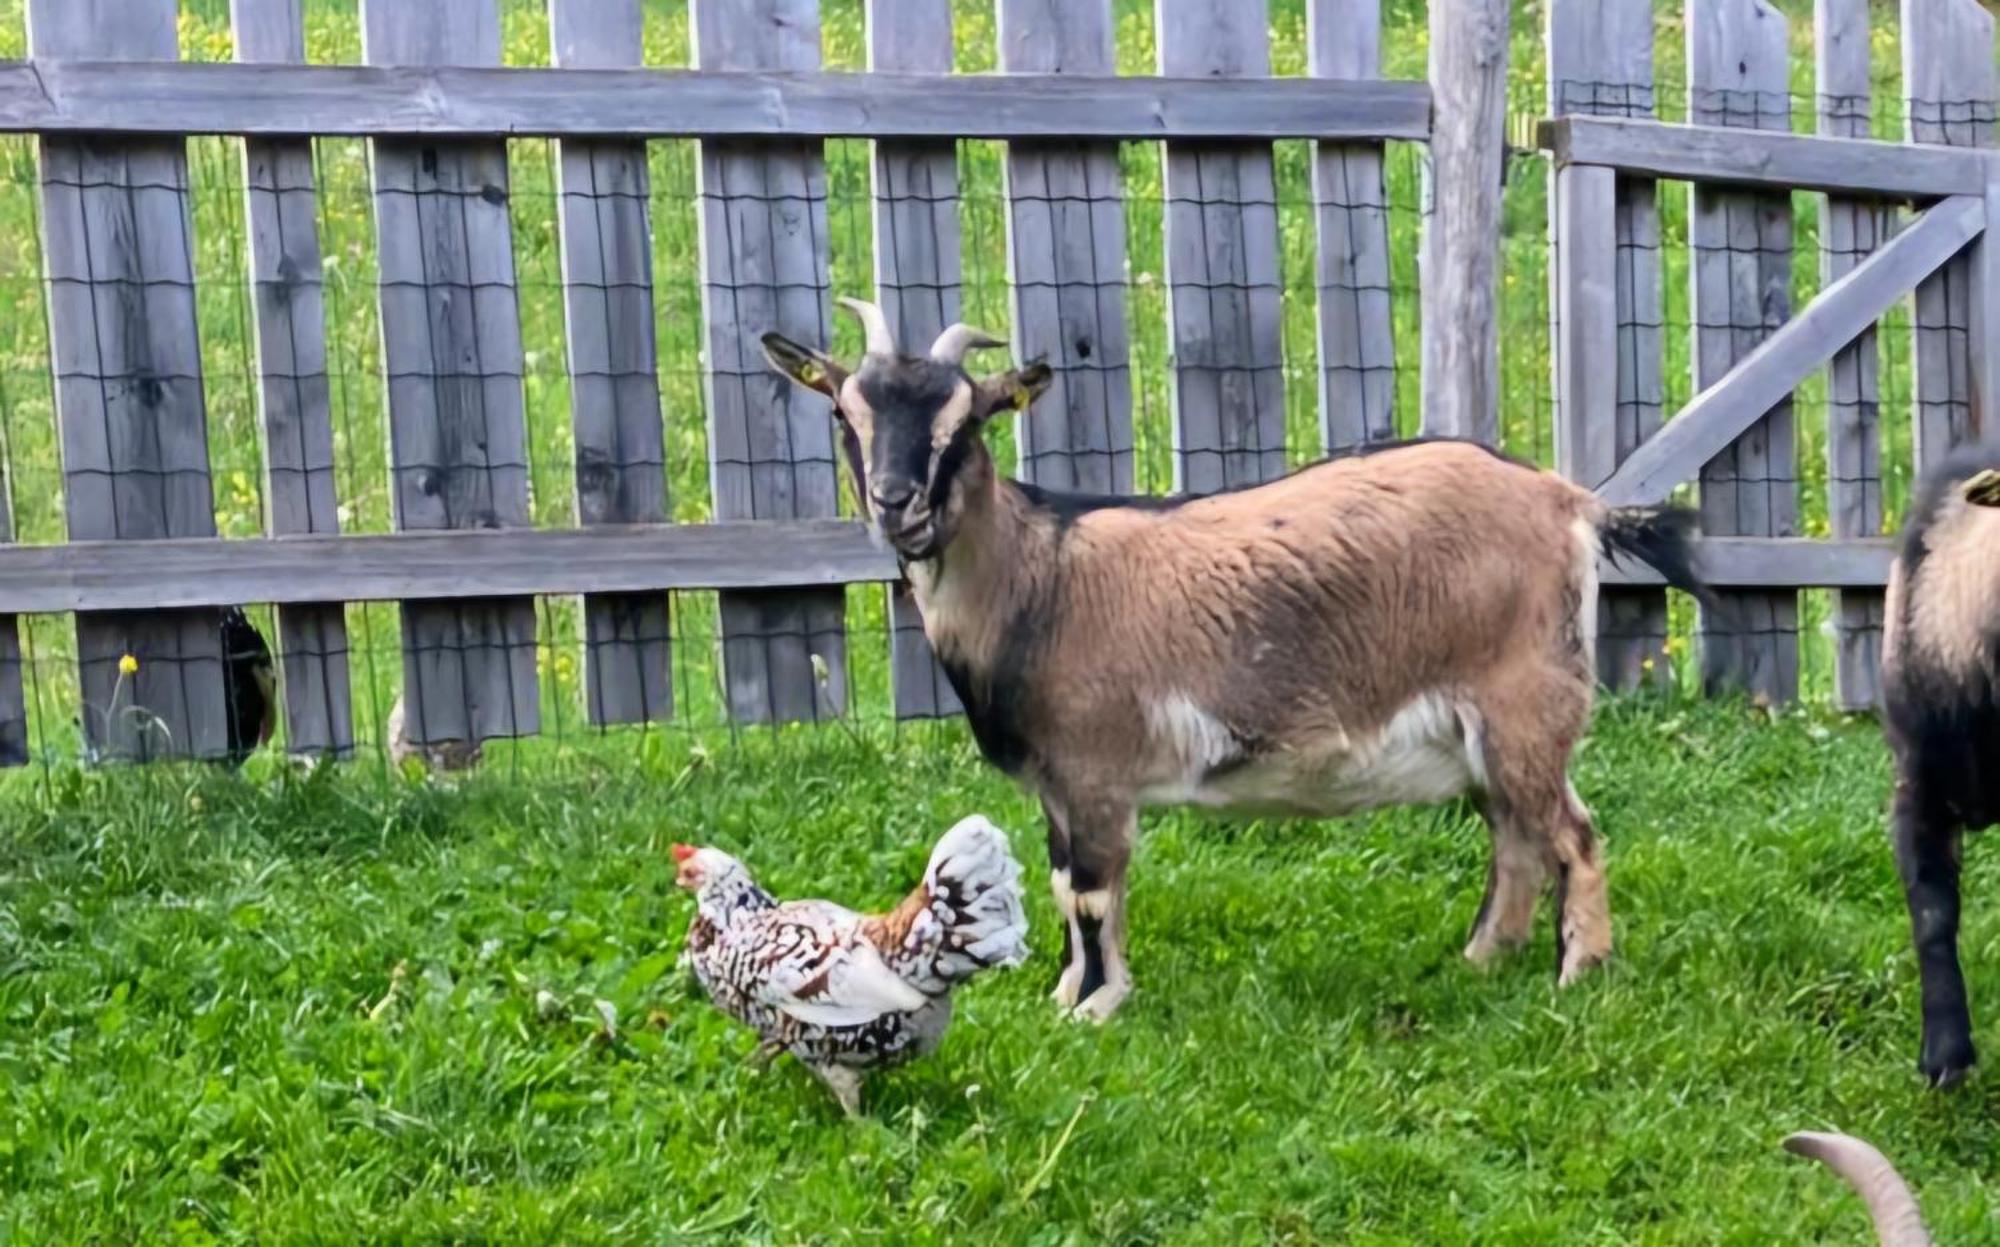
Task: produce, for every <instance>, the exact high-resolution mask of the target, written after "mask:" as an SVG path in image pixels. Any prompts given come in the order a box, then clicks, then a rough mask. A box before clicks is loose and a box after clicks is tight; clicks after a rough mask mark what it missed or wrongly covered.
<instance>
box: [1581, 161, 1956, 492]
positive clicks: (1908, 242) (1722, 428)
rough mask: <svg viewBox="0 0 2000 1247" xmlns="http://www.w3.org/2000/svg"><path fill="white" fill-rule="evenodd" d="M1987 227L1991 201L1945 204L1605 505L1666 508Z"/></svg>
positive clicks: (1753, 355)
mask: <svg viewBox="0 0 2000 1247" xmlns="http://www.w3.org/2000/svg"><path fill="white" fill-rule="evenodd" d="M1985 225H1986V199H1985V196H1984V195H1977V196H1975V195H1954V196H1952V197H1951V198H1949V199H1945V200H1943V201H1941V202H1939V203H1938V204H1937V205H1935V206H1934V207H1932V208H1931V209H1930V210H1929V211H1927V212H1925V213H1924V214H1923V215H1922V216H1920V217H1918V218H1917V219H1916V220H1915V221H1914V222H1912V223H1911V224H1910V225H1909V227H1908V228H1906V229H1904V230H1903V231H1902V232H1901V233H1899V234H1897V235H1896V236H1895V237H1894V238H1892V239H1890V240H1889V242H1888V243H1886V244H1884V245H1883V247H1882V248H1881V249H1880V250H1878V251H1876V252H1875V253H1874V254H1873V255H1871V256H1869V257H1868V258H1867V259H1866V260H1863V261H1862V262H1861V263H1860V264H1857V265H1856V266H1855V267H1854V269H1853V270H1852V271H1851V272H1849V273H1848V274H1847V275H1846V276H1845V277H1842V278H1840V279H1839V280H1838V281H1836V282H1834V283H1832V284H1831V285H1829V286H1828V287H1827V288H1826V289H1825V290H1824V291H1822V292H1821V293H1820V295H1819V297H1818V298H1816V299H1814V300H1813V301H1812V302H1811V303H1809V304H1807V305H1806V307H1805V308H1804V309H1803V310H1801V311H1800V312H1799V314H1798V315H1796V316H1794V317H1793V318H1792V319H1791V320H1789V321H1786V322H1785V324H1784V325H1783V326H1782V327H1781V328H1779V329H1778V330H1777V331H1776V332H1775V333H1773V334H1772V335H1771V336H1770V337H1768V338H1766V339H1764V341H1763V342H1761V343H1759V344H1758V345H1757V347H1756V348H1755V349H1754V350H1752V351H1751V352H1750V353H1749V354H1748V355H1745V356H1744V357H1743V358H1742V359H1741V360H1740V361H1738V362H1737V364H1736V365H1735V366H1734V367H1732V368H1731V369H1730V370H1729V371H1728V372H1727V373H1725V374H1724V375H1723V376H1722V378H1721V379H1720V380H1718V381H1717V382H1716V383H1715V384H1713V385H1711V386H1709V387H1708V388H1707V389H1705V390H1703V391H1702V392H1701V393H1700V394H1698V395H1696V396H1695V398H1694V400H1693V401H1692V402H1690V403H1689V404H1688V405H1687V406H1686V407H1684V408H1682V409H1681V412H1680V414H1679V415H1677V416H1675V417H1674V418H1673V419H1671V420H1669V421H1668V422H1667V423H1666V425H1665V427H1663V428H1662V429H1661V430H1660V431H1659V432H1658V433H1656V434H1654V435H1653V437H1652V438H1651V439H1650V440H1648V441H1647V442H1646V443H1645V445H1643V446H1641V447H1640V448H1639V449H1638V450H1637V451H1635V452H1633V454H1632V457H1631V458H1629V459H1627V460H1626V461H1625V463H1624V465H1623V466H1622V467H1620V468H1619V469H1618V471H1617V472H1615V473H1614V474H1613V475H1612V477H1611V479H1610V480H1608V481H1606V482H1605V483H1604V484H1603V486H1602V487H1600V488H1599V490H1598V493H1599V495H1600V496H1602V497H1603V498H1604V500H1605V501H1607V502H1610V503H1612V504H1613V505H1617V506H1634V505H1645V504H1651V503H1658V502H1663V501H1665V500H1666V498H1667V496H1668V494H1670V493H1671V492H1672V491H1673V489H1674V488H1675V487H1676V486H1677V485H1679V484H1681V483H1682V482H1684V481H1687V480H1691V479H1693V478H1694V476H1695V475H1696V474H1697V473H1698V472H1700V470H1701V468H1702V465H1703V464H1705V463H1707V462H1708V461H1709V460H1711V459H1713V458H1714V457H1715V456H1716V455H1717V454H1719V453H1720V452H1721V451H1722V450H1723V449H1724V448H1725V447H1727V446H1728V445H1729V444H1730V442H1731V441H1732V440H1734V439H1735V438H1736V437H1738V436H1739V435H1741V434H1742V433H1743V431H1744V430H1745V429H1748V428H1749V427H1750V426H1751V425H1752V424H1754V423H1755V422H1756V421H1757V420H1758V419H1759V418H1760V417H1762V416H1763V414H1764V413H1765V412H1767V411H1769V410H1771V408H1772V407H1773V406H1775V405H1777V404H1778V403H1780V402H1782V401H1783V400H1784V399H1785V398H1786V396H1788V395H1789V394H1791V392H1792V391H1793V390H1794V389H1796V388H1797V387H1798V385H1799V383H1800V382H1801V381H1803V380H1805V378H1806V377H1807V376H1808V375H1810V374H1811V373H1812V372H1813V371H1815V370H1816V369H1818V368H1819V367H1820V366H1821V365H1823V364H1824V363H1825V362H1826V361H1827V360H1828V359H1829V358H1830V357H1831V356H1832V355H1833V354H1834V353H1835V352H1836V351H1838V350H1840V349H1841V348H1842V347H1844V346H1846V345H1847V344H1849V343H1850V342H1852V341H1854V339H1855V338H1856V337H1858V336H1859V335H1860V334H1861V332H1862V331H1863V330H1865V329H1867V328H1868V326H1870V325H1872V324H1874V323H1875V322H1876V321H1877V320H1879V319H1881V317H1882V315H1883V313H1885V312H1887V311H1888V310H1889V308H1891V307H1892V306H1894V305H1895V303H1896V302H1897V301H1898V300H1900V299H1901V298H1902V297H1903V296H1904V295H1906V294H1908V293H1909V291H1910V290H1911V289H1912V288H1913V287H1915V286H1916V284H1917V283H1918V282H1920V281H1922V280H1923V279H1924V278H1926V277H1928V276H1930V275H1931V274H1932V273H1934V272H1936V271H1937V270H1938V268H1940V267H1941V266H1942V265H1943V264H1944V263H1945V262H1946V261H1948V260H1950V259H1951V258H1952V256H1954V255H1956V254H1957V253H1958V252H1959V251H1960V250H1961V249H1962V248H1964V246H1965V245H1966V244H1967V243H1968V242H1970V241H1972V240H1973V239H1974V238H1976V237H1978V236H1979V234H1980V232H1981V231H1982V230H1983V229H1984V228H1985Z"/></svg>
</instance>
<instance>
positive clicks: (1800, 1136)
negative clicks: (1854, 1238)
mask: <svg viewBox="0 0 2000 1247" xmlns="http://www.w3.org/2000/svg"><path fill="white" fill-rule="evenodd" d="M1785 1150H1786V1151H1788V1152H1791V1153H1793V1154H1794V1155H1798V1156H1809V1157H1811V1158H1812V1159H1814V1160H1816V1161H1819V1162H1820V1163H1821V1164H1823V1165H1825V1166H1826V1167H1827V1168H1829V1169H1831V1170H1833V1171H1834V1172H1835V1173H1837V1174H1839V1175H1840V1176H1841V1177H1842V1178H1845V1179H1846V1180H1847V1184H1848V1185H1849V1186H1851V1187H1853V1188H1854V1191H1855V1194H1857V1195H1859V1196H1861V1202H1862V1203H1864V1204H1866V1205H1868V1215H1869V1216H1870V1217H1872V1218H1874V1221H1875V1236H1876V1237H1877V1238H1879V1239H1880V1240H1881V1241H1882V1247H1931V1236H1930V1232H1929V1231H1928V1230H1926V1229H1924V1218H1923V1214H1922V1213H1921V1212H1920V1211H1919V1210H1918V1208H1917V1198H1916V1196H1914V1195H1912V1194H1910V1188H1909V1185H1908V1184H1907V1183H1905V1182H1904V1181H1903V1178H1902V1175H1900V1174H1898V1173H1897V1172H1896V1167H1895V1166H1894V1165H1891V1164H1890V1163H1889V1160H1888V1158H1887V1157H1885V1156H1884V1155H1882V1153H1880V1152H1878V1151H1876V1150H1875V1149H1874V1148H1873V1147H1871V1146H1869V1145H1868V1144H1866V1143H1863V1142H1862V1141H1861V1140H1859V1139H1856V1138H1853V1137H1852V1136H1850V1135H1844V1134H1820V1133H1818V1132H1815V1131H1811V1130H1802V1131H1800V1132H1799V1133H1797V1134H1794V1135H1790V1136H1788V1137H1787V1138H1786V1139H1785Z"/></svg>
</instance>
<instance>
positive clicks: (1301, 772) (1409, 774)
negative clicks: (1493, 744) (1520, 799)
mask: <svg viewBox="0 0 2000 1247" xmlns="http://www.w3.org/2000/svg"><path fill="white" fill-rule="evenodd" d="M1185 709H1188V710H1192V711H1193V715H1199V716H1200V719H1199V720H1198V719H1196V718H1194V717H1193V716H1186V717H1183V718H1180V719H1177V720H1176V721H1178V722H1181V723H1183V724H1185V725H1189V726H1190V729H1191V730H1190V731H1189V732H1187V733H1186V734H1185V735H1184V736H1182V737H1181V738H1179V739H1182V740H1184V741H1189V742H1193V743H1197V744H1198V743H1201V742H1206V741H1208V740H1209V739H1210V738H1209V737H1207V736H1206V735H1204V734H1203V733H1202V732H1201V731H1199V730H1193V725H1196V724H1198V723H1199V722H1200V721H1201V720H1206V722H1207V723H1210V724H1214V723H1215V720H1214V719H1213V718H1210V717H1208V716H1206V715H1205V714H1202V712H1201V711H1200V709H1199V708H1198V707H1193V706H1192V705H1191V704H1190V705H1189V706H1187V707H1186V708H1185ZM1217 726H1218V727H1219V726H1220V725H1219V724H1217ZM1482 736H1483V731H1482V723H1481V720H1480V718H1479V715H1478V712H1477V711H1476V710H1474V709H1473V708H1472V707H1471V706H1470V705H1467V704H1465V703H1464V702H1462V701H1461V700H1460V699H1458V698H1456V697H1454V696H1450V695H1448V694H1446V693H1443V692H1431V693H1426V694H1423V695H1421V696H1419V697H1416V698H1414V699H1412V700H1411V701H1410V702H1408V703H1407V704H1405V705H1404V706H1403V708H1402V709H1401V710H1399V711H1397V712H1396V714H1395V715H1394V716H1392V717H1391V718H1390V720H1389V721H1388V723H1386V724H1384V725H1383V727H1382V729H1381V730H1380V731H1379V732H1377V733H1375V734H1374V735H1373V736H1370V737H1364V738H1361V739H1353V738H1350V737H1349V736H1347V735H1346V734H1345V733H1340V732H1334V733H1328V734H1324V735H1321V736H1318V737H1315V738H1313V739H1309V740H1301V741H1291V742H1279V744H1278V746H1277V747H1276V748H1275V749H1273V750H1271V751H1270V752H1269V753H1266V754H1263V755H1261V756H1259V757H1257V758H1254V759H1251V760H1248V761H1246V762H1245V764H1244V765H1243V766H1241V767H1238V768H1235V769H1231V770H1227V771H1225V772H1224V773H1223V774H1221V775H1216V776H1214V777H1213V778H1211V777H1210V775H1211V772H1212V771H1213V768H1214V766H1216V765H1217V764H1218V762H1219V761H1228V760H1231V759H1232V758H1234V757H1235V756H1236V755H1235V752H1234V749H1235V744H1234V739H1233V738H1230V737H1227V736H1226V735H1225V737H1224V740H1225V741H1226V743H1227V744H1228V746H1229V750H1230V752H1228V753H1226V754H1223V755H1222V756H1221V757H1220V758H1219V760H1218V762H1210V763H1208V764H1207V765H1204V766H1201V767H1200V768H1199V769H1196V768H1194V767H1192V766H1184V769H1182V770H1181V771H1180V773H1179V774H1178V775H1177V776H1176V778H1175V779H1174V780H1172V781H1170V782H1167V783H1160V784H1153V785H1149V786H1147V787H1146V788H1145V789H1144V790H1142V792H1141V799H1142V800H1144V801H1145V802H1147V803H1148V804H1163V805H1164V804H1195V805H1203V806H1211V807H1215V808H1219V809H1238V810H1244V811H1253V810H1272V811H1282V812H1292V813H1300V814H1317V815H1333V814H1346V813H1350V812H1353V811H1356V810H1366V809H1373V808H1375V807H1377V806H1384V805H1412V804H1426V803H1429V802H1434V801H1444V800H1448V799H1449V798H1452V797H1455V796H1457V795H1459V794H1460V793H1463V792H1465V791H1467V790H1468V789H1471V788H1476V787H1481V786H1483V785H1484V784H1485V781H1486V766H1485V756H1484V753H1483V749H1484V743H1483V740H1482ZM1156 739H1159V737H1157V736H1156ZM1214 756H1215V754H1214V753H1213V752H1209V753H1203V752H1202V751H1201V750H1199V749H1191V750H1189V751H1187V752H1185V753H1183V754H1182V755H1181V757H1182V759H1183V760H1184V761H1185V760H1186V759H1189V758H1192V757H1214Z"/></svg>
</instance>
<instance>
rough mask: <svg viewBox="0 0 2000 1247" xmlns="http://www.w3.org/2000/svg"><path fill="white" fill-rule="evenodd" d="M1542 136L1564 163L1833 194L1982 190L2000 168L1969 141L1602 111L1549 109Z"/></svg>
mask: <svg viewBox="0 0 2000 1247" xmlns="http://www.w3.org/2000/svg"><path fill="white" fill-rule="evenodd" d="M1538 136H1539V142H1540V144H1541V147H1542V149H1543V150H1545V151H1547V152H1548V153H1549V154H1550V155H1551V156H1553V157H1554V159H1555V161H1556V163H1558V164H1565V165H1568V164H1577V165H1602V166H1605V167H1607V168H1614V169H1617V170H1619V171H1620V172H1623V173H1628V174H1636V175H1639V176H1642V177H1651V178H1673V179H1675V180H1678V181H1686V182H1707V183H1713V184H1716V185H1725V186H1731V185H1733V186H1757V187H1768V188H1771V189H1777V190H1809V191H1825V192H1829V193H1832V194H1850V195H1881V196H1887V197H1891V198H1909V199H1923V198H1935V197H1941V196H1945V195H1983V194H1985V193H1986V182H1987V179H1988V178H1989V177H1990V176H1991V171H1992V169H1993V168H1994V165H1993V160H1992V157H1990V156H1988V155H1986V154H1984V153H1981V152H1978V151H1971V150H1966V149H1963V148H1950V147H1919V146H1916V145H1913V144H1907V143H1885V142H1881V141H1878V140H1875V139H1840V138H1823V137H1820V136H1818V135H1811V134H1781V133H1772V132H1770V131H1760V130H1749V131H1745V130H1731V129H1725V128H1723V127H1721V126H1702V125H1673V124H1669V123H1666V122H1659V121H1629V120H1623V119H1616V118H1605V117H1553V118H1550V119H1548V120H1546V121H1543V122H1542V123H1541V124H1540V126H1539V128H1538Z"/></svg>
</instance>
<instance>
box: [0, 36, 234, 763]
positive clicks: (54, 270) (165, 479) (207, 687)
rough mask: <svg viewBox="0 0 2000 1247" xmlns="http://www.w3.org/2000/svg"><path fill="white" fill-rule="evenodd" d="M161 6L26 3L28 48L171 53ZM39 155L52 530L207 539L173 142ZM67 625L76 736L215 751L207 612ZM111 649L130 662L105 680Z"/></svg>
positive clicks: (84, 617)
mask: <svg viewBox="0 0 2000 1247" xmlns="http://www.w3.org/2000/svg"><path fill="white" fill-rule="evenodd" d="M176 11H177V9H176V5H175V4H174V2H173V0H90V2H89V3H78V2H77V0H31V3H30V4H29V6H28V47H29V52H30V55H32V56H35V57H43V58H48V59H51V60H55V59H69V60H98V61H102V60H119V59H124V60H165V61H170V60H175V59H177V58H178V56H179V40H178V37H177V34H176V31H175V15H176ZM40 151H41V199H42V202H41V208H42V233H43V247H42V251H43V258H42V262H43V265H44V268H45V270H46V272H47V275H48V299H49V346H50V352H51V354H52V356H53V366H54V372H55V385H56V412H57V418H58V420H59V421H60V423H61V426H62V463H63V489H64V495H65V502H66V504H67V515H68V521H69V536H70V539H71V540H73V541H82V540H90V539H104V538H111V539H118V540H145V539H149V538H161V537H212V536H214V535H215V501H214V494H213V492H212V491H211V489H210V482H209V464H208V425H207V415H206V405H205V400H204V396H203V392H202V376H201V347H200V343H199V339H198V338H197V336H196V332H195V291H194V262H193V255H194V244H193V240H192V237H191V234H192V225H191V223H190V219H189V210H188V199H187V143H186V140H185V139H180V138H145V139H141V138H130V139H127V138H111V137H105V138H97V137H86V138H44V139H42V140H41V145H40ZM76 635H77V662H78V665H79V667H80V669H81V672H80V674H81V683H82V692H83V710H82V716H83V722H84V734H85V738H86V740H87V742H88V743H89V745H90V746H91V747H93V748H94V749H95V750H96V751H97V752H98V753H99V754H100V755H102V756H106V757H121V758H129V757H149V756H154V755H158V754H176V755H182V756H193V757H217V756H221V755H222V754H224V753H225V752H226V751H227V749H228V729H227V726H226V718H227V716H226V712H225V694H224V687H223V664H222V635H221V618H220V616H219V615H218V613H217V612H216V611H214V610H173V611H133V612H121V613H116V614H104V613H95V614H79V615H78V616H77V619H76ZM125 654H131V655H132V656H133V657H135V658H137V659H138V660H139V669H138V671H137V673H136V674H134V675H131V676H129V677H124V678H122V680H121V676H120V673H119V660H120V658H121V657H122V656H123V655H125ZM114 692H115V693H116V697H117V704H116V705H115V706H114V705H113V704H112V702H113V696H114Z"/></svg>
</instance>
